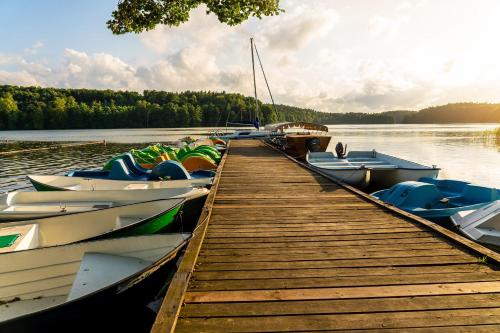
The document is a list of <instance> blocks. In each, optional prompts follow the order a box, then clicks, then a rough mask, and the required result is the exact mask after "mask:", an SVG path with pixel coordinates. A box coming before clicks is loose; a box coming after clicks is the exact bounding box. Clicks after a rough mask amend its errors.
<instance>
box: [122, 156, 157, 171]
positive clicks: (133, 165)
mask: <svg viewBox="0 0 500 333" xmlns="http://www.w3.org/2000/svg"><path fill="white" fill-rule="evenodd" d="M122 159H123V162H125V165H126V166H127V168H128V169H129V170H133V171H134V173H136V174H138V175H144V176H146V175H149V174H150V173H151V170H149V169H145V168H143V167H141V166H140V165H139V164H138V163H137V162H136V161H135V159H134V157H133V156H132V154H130V153H126V154H124V155H123V156H122Z"/></svg>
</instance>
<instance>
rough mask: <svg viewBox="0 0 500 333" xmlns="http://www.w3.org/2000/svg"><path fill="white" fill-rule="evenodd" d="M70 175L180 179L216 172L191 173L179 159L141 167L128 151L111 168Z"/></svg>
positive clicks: (131, 178) (143, 179)
mask: <svg viewBox="0 0 500 333" xmlns="http://www.w3.org/2000/svg"><path fill="white" fill-rule="evenodd" d="M67 176H69V177H83V178H93V179H110V180H140V181H150V180H162V179H166V178H167V179H169V180H179V179H197V178H207V177H214V176H215V172H214V171H209V170H199V171H195V172H191V173H189V172H188V171H187V170H186V169H185V168H184V167H183V166H182V164H180V163H179V162H177V161H164V162H161V163H160V164H158V165H157V166H156V167H154V168H153V169H151V170H150V169H145V168H143V167H141V166H140V165H139V164H138V163H137V162H136V161H135V160H134V157H133V156H132V155H131V154H130V153H127V154H125V155H123V157H122V158H119V159H116V160H114V161H113V163H112V165H111V170H77V171H71V172H70V173H68V175H67Z"/></svg>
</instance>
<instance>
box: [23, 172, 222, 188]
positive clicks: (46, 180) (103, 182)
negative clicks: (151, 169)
mask: <svg viewBox="0 0 500 333" xmlns="http://www.w3.org/2000/svg"><path fill="white" fill-rule="evenodd" d="M28 179H29V180H30V181H31V183H32V184H33V186H34V187H35V189H36V190H37V191H68V190H72V191H94V190H95V191H100V190H128V189H161V188H186V187H193V186H199V187H206V186H210V185H211V184H212V181H213V178H212V177H206V178H193V179H182V180H165V181H128V180H109V179H91V178H82V177H67V176H37V175H30V176H28Z"/></svg>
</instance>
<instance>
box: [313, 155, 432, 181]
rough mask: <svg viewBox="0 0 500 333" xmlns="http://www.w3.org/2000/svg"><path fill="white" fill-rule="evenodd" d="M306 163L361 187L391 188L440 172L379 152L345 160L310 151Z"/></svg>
mask: <svg viewBox="0 0 500 333" xmlns="http://www.w3.org/2000/svg"><path fill="white" fill-rule="evenodd" d="M306 160H307V162H308V164H309V165H310V166H311V167H313V168H314V169H317V170H320V171H322V172H324V173H326V174H328V175H330V176H332V177H334V178H336V179H338V180H339V181H341V182H344V183H346V184H349V185H353V186H356V187H359V188H365V187H366V186H368V185H369V184H376V185H378V186H382V187H386V188H387V187H391V186H393V185H394V184H397V183H400V182H403V181H412V180H413V181H415V180H418V179H419V178H422V177H429V178H436V177H437V176H438V174H439V170H440V169H439V168H437V167H436V166H425V165H422V164H419V163H415V162H411V161H407V160H404V159H401V158H398V157H394V156H391V155H387V154H382V153H379V152H377V151H376V150H371V151H350V152H349V153H347V155H345V156H342V157H338V156H335V155H334V153H333V152H308V153H307V156H306Z"/></svg>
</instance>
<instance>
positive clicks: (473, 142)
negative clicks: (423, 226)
mask: <svg viewBox="0 0 500 333" xmlns="http://www.w3.org/2000/svg"><path fill="white" fill-rule="evenodd" d="M498 126H499V124H458V125H457V124H452V125H402V124H398V125H335V126H329V129H330V135H332V136H333V138H332V141H331V143H330V145H331V146H330V150H333V147H334V146H335V144H336V143H337V142H338V141H341V142H343V143H347V145H348V149H350V150H371V149H376V150H379V151H381V152H384V153H387V154H391V155H396V156H398V157H401V158H405V159H409V160H412V161H415V162H419V163H423V164H427V165H433V164H435V165H437V166H439V167H440V168H441V169H442V170H441V173H440V178H454V179H463V180H467V181H470V182H474V183H478V184H481V185H485V186H495V187H500V167H499V166H500V154H499V152H500V145H499V142H498V141H497V140H496V139H495V138H493V137H485V136H484V135H483V134H484V131H485V130H492V129H494V128H496V127H498ZM213 130H214V128H195V129H189V128H182V129H116V130H64V131H4V132H0V140H19V141H95V140H107V141H108V142H120V143H122V144H108V145H107V146H104V145H96V146H86V147H77V148H62V149H57V150H51V151H38V152H31V153H23V154H18V155H13V156H0V190H2V191H6V190H13V189H17V188H24V187H27V186H29V185H28V183H27V182H26V178H25V175H26V174H29V173H45V174H64V173H66V172H68V171H70V170H73V169H80V168H97V167H101V166H102V165H103V164H104V162H105V161H107V160H108V159H109V158H110V157H111V156H113V155H116V154H118V153H121V152H123V151H127V150H129V149H131V148H137V147H141V146H145V145H146V143H148V142H165V141H173V140H177V139H179V138H181V137H184V136H186V135H192V136H194V137H196V136H202V135H206V134H207V133H210V132H211V131H213ZM133 142H139V144H131V143H133ZM123 143H125V144H123ZM22 144H23V145H27V146H29V145H33V146H36V147H38V146H40V145H45V144H47V143H33V142H31V143H26V142H23V143H22ZM1 149H6V147H5V146H4V145H0V150H1Z"/></svg>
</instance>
